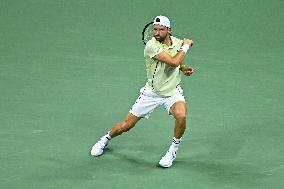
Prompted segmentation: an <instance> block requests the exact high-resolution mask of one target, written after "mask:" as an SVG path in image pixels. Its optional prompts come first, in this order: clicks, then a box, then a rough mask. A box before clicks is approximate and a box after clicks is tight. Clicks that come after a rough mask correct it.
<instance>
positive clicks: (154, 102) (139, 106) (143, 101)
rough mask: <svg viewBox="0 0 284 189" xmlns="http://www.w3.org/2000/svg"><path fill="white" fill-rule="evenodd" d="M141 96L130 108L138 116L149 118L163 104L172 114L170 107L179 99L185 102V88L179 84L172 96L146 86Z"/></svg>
mask: <svg viewBox="0 0 284 189" xmlns="http://www.w3.org/2000/svg"><path fill="white" fill-rule="evenodd" d="M140 93H141V94H140V96H139V97H138V98H137V100H136V102H135V104H134V105H133V106H132V108H131V109H130V111H129V112H130V113H131V114H133V115H135V116H137V117H144V118H147V119H148V118H149V117H150V115H151V113H152V112H153V111H154V110H155V109H156V108H157V107H158V106H161V105H163V106H164V108H165V109H166V110H167V111H168V114H169V115H170V108H171V107H172V105H174V103H176V102H177V101H183V102H185V99H184V96H183V90H182V88H181V87H180V86H179V85H178V86H177V87H176V89H175V93H174V94H173V95H172V96H170V97H165V96H160V95H157V94H156V93H154V92H152V91H150V90H149V89H148V88H147V87H146V86H145V87H142V88H141V90H140Z"/></svg>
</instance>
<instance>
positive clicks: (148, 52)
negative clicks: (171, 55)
mask: <svg viewBox="0 0 284 189" xmlns="http://www.w3.org/2000/svg"><path fill="white" fill-rule="evenodd" d="M162 51H163V49H162V48H161V46H160V45H158V44H155V43H151V42H150V43H147V44H146V46H145V56H149V57H150V58H153V57H155V56H156V55H157V54H159V53H160V52H162Z"/></svg>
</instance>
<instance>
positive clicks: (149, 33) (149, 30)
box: [142, 22, 154, 45]
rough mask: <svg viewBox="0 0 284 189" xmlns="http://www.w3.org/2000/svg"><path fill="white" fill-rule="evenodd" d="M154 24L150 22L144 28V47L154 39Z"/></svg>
mask: <svg viewBox="0 0 284 189" xmlns="http://www.w3.org/2000/svg"><path fill="white" fill-rule="evenodd" d="M153 23H154V22H149V23H148V24H146V25H145V26H144V28H143V31H142V42H143V44H144V45H146V43H147V42H148V41H150V40H151V39H152V37H153Z"/></svg>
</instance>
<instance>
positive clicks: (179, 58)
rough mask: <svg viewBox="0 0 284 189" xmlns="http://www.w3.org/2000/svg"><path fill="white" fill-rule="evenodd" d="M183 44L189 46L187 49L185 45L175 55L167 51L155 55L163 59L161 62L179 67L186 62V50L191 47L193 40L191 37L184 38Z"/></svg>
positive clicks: (160, 59) (158, 58)
mask: <svg viewBox="0 0 284 189" xmlns="http://www.w3.org/2000/svg"><path fill="white" fill-rule="evenodd" d="M183 44H184V45H187V47H186V48H187V49H186V48H185V47H184V45H183V46H182V48H181V50H180V51H179V52H178V53H177V54H176V55H175V56H171V55H169V54H167V53H166V52H164V51H162V52H160V53H159V54H157V55H156V56H155V58H156V59H157V60H159V61H161V62H164V63H165V64H168V65H170V66H173V67H178V66H180V65H181V64H182V63H183V62H184V58H185V55H186V52H187V50H188V49H189V47H192V45H193V41H192V40H190V39H184V40H183ZM183 47H184V48H183Z"/></svg>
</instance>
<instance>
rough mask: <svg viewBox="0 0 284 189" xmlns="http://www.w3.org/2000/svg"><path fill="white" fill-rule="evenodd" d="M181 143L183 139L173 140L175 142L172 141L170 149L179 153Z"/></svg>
mask: <svg viewBox="0 0 284 189" xmlns="http://www.w3.org/2000/svg"><path fill="white" fill-rule="evenodd" d="M180 142H181V138H180V139H177V138H175V137H174V138H173V141H172V145H171V147H170V149H171V150H175V151H177V150H178V147H179V144H180Z"/></svg>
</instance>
